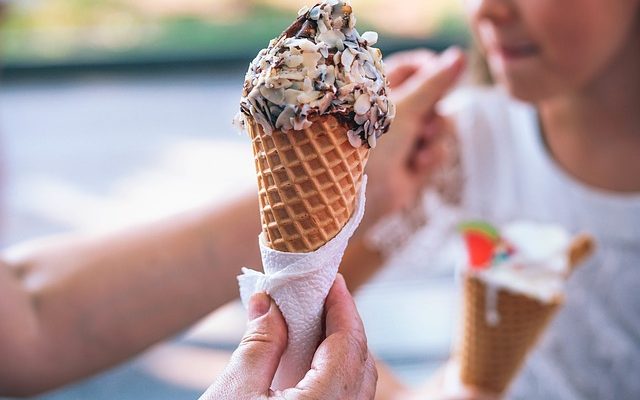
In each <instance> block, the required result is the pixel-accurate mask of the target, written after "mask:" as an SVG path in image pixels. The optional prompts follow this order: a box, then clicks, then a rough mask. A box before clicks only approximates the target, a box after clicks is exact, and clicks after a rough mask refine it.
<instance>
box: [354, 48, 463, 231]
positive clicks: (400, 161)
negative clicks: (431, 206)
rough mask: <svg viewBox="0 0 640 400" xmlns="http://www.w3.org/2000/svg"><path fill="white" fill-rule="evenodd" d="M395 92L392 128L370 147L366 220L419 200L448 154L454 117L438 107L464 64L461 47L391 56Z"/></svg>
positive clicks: (389, 69) (389, 73)
mask: <svg viewBox="0 0 640 400" xmlns="http://www.w3.org/2000/svg"><path fill="white" fill-rule="evenodd" d="M385 63H386V69H387V77H388V79H389V83H390V86H391V93H390V96H391V98H392V100H393V101H394V102H395V103H396V107H397V114H396V118H395V121H394V122H393V124H392V125H391V129H390V131H389V133H388V134H386V135H385V136H384V138H382V140H380V141H379V142H378V147H377V148H376V149H375V150H373V151H372V152H371V156H370V160H369V164H368V166H367V173H368V174H369V175H370V177H371V182H372V184H371V185H370V188H369V190H368V191H367V217H366V219H367V220H368V221H367V222H366V223H375V221H377V220H378V219H379V218H380V217H383V216H384V215H387V214H389V213H392V212H395V211H398V210H400V209H403V208H409V207H411V206H413V205H414V203H415V201H416V200H417V197H418V195H419V194H420V192H421V191H422V189H423V188H424V186H425V185H426V184H427V183H428V181H429V178H430V177H431V175H432V173H433V172H434V171H435V170H436V167H438V166H439V165H440V164H441V163H442V162H443V158H444V148H443V147H444V146H443V145H442V144H443V141H442V138H443V137H444V135H446V133H447V132H451V127H450V124H449V122H448V121H447V120H446V119H444V118H443V117H442V116H440V115H438V114H437V112H436V110H435V108H436V104H437V103H438V101H439V100H440V99H442V98H443V97H444V95H445V94H446V93H447V91H448V90H449V89H450V88H451V87H452V86H453V85H454V84H455V83H456V81H457V80H458V78H459V77H460V75H461V73H462V71H463V70H464V65H465V59H464V55H463V53H462V52H461V51H460V50H459V49H457V48H451V49H449V50H447V51H446V52H444V53H443V54H442V55H436V54H434V53H431V52H429V51H427V50H415V51H410V52H403V53H399V54H395V55H393V56H391V57H389V58H388V59H387V60H386V61H385Z"/></svg>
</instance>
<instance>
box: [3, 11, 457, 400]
mask: <svg viewBox="0 0 640 400" xmlns="http://www.w3.org/2000/svg"><path fill="white" fill-rule="evenodd" d="M3 3H4V4H5V8H6V9H5V12H4V18H3V21H2V24H1V28H0V54H1V55H0V60H1V62H2V72H1V73H0V74H1V76H2V77H1V81H0V152H1V156H0V161H1V163H2V166H1V168H0V171H2V173H3V178H2V179H3V183H2V186H1V189H0V193H1V197H0V199H1V201H2V207H3V211H2V218H1V219H0V221H2V236H1V241H2V246H3V247H6V246H10V245H12V244H15V243H19V242H20V241H24V240H28V239H30V238H35V237H38V236H42V235H50V234H57V233H63V232H68V231H89V230H90V231H95V230H111V229H117V228H118V227H121V226H126V225H131V224H135V223H140V222H144V221H148V220H152V219H156V218H158V217H161V216H164V215H167V214H172V213H176V212H179V211H181V210H184V209H187V208H190V207H196V206H199V205H203V204H208V203H212V202H213V203H216V202H223V201H228V200H229V199H232V198H233V197H235V196H238V195H239V194H240V193H241V192H243V191H251V190H255V186H254V185H255V178H254V171H253V163H252V155H251V149H250V143H249V140H248V139H247V138H246V137H244V136H241V135H239V134H238V133H237V132H235V131H234V129H233V128H232V126H231V120H232V118H233V116H234V115H235V113H236V111H237V109H238V100H239V97H240V89H241V86H242V81H243V76H244V72H245V70H246V67H247V65H248V63H249V61H250V60H251V59H252V58H253V57H254V56H255V54H256V53H257V52H258V50H259V49H261V48H262V47H264V46H266V44H267V43H268V41H269V39H271V38H272V37H275V36H276V35H277V34H279V33H280V32H281V31H282V30H283V29H284V28H285V27H286V26H288V25H289V24H290V22H291V21H292V20H293V18H294V17H295V15H296V12H297V10H298V9H299V8H301V7H302V6H303V5H305V4H306V5H310V4H311V3H308V2H304V1H293V0H262V1H261V0H46V1H45V0H20V1H13V2H8V3H7V2H6V0H4V1H3V0H0V5H2V4H3ZM352 3H353V5H354V9H355V12H356V15H357V17H358V29H359V30H360V31H361V32H363V31H365V30H376V31H378V32H379V33H380V37H381V39H380V42H379V45H380V47H381V48H382V50H383V52H384V53H385V54H390V53H393V52H395V51H398V50H402V49H409V48H413V47H418V46H422V47H424V46H426V47H429V48H432V49H434V50H438V51H439V50H442V49H444V48H446V47H448V46H449V45H451V44H460V45H464V44H465V43H466V41H467V33H466V31H465V24H464V20H463V18H462V16H461V11H460V9H461V5H460V2H459V1H457V0H429V1H424V0H404V1H402V2H397V3H394V4H393V5H392V6H390V4H389V2H383V1H381V0H354V1H353V2H352ZM256 235H257V232H256ZM428 235H430V233H429V232H422V233H421V234H420V235H418V237H417V240H416V241H415V242H412V243H409V244H408V246H407V248H405V249H403V250H402V251H399V252H398V254H397V255H395V256H394V257H393V258H392V259H391V260H390V261H389V266H388V268H386V269H385V271H384V272H383V273H381V274H380V275H379V276H378V277H376V278H375V279H374V280H373V281H372V282H371V283H370V284H368V285H367V286H366V287H365V288H364V289H363V290H361V291H360V292H359V293H358V294H357V302H358V306H359V309H360V310H361V313H362V315H363V319H364V321H365V325H366V326H367V331H368V336H369V340H370V343H371V347H372V349H373V351H374V353H375V354H377V356H378V357H380V358H381V359H382V360H384V361H386V362H387V363H388V364H389V365H390V366H391V367H392V369H393V370H394V371H395V372H397V373H398V374H399V375H400V376H401V377H402V379H404V380H405V381H406V382H408V383H410V384H419V383H420V382H422V381H423V380H424V379H425V378H426V377H427V376H428V375H429V374H430V373H431V372H432V371H433V370H434V369H435V368H436V367H437V366H438V365H439V364H440V363H441V362H442V361H443V360H444V359H445V358H446V357H447V356H448V352H449V347H450V342H451V336H452V330H453V328H454V325H455V321H453V320H452V318H453V317H452V315H453V314H454V313H453V311H452V310H454V308H455V307H456V293H455V291H453V290H452V287H453V279H452V273H451V272H450V268H448V265H446V264H447V262H446V260H429V262H428V265H427V263H426V262H425V258H424V254H425V253H426V252H428V248H427V247H428V246H429V243H431V244H432V245H437V242H438V240H436V239H433V240H429V239H430V238H428V237H426V236H428ZM434 243H436V244H434ZM239 267H240V266H239ZM245 318H246V317H245V315H244V311H243V310H242V308H241V306H240V305H239V304H237V303H232V304H229V305H228V306H227V307H225V308H224V309H222V310H220V311H218V312H215V313H214V314H212V315H211V316H210V317H209V318H207V319H206V320H204V321H202V322H201V323H200V324H198V326H196V327H194V328H193V329H191V330H189V331H188V332H185V333H184V334H182V335H180V336H179V337H177V338H175V339H174V340H171V341H167V342H165V343H162V344H160V345H158V346H156V347H154V348H153V349H151V350H149V351H148V352H146V353H145V354H143V355H141V356H140V357H138V358H137V359H135V360H133V361H131V362H129V363H127V364H125V365H123V366H120V367H117V368H115V369H113V370H111V371H108V372H106V373H104V374H101V375H99V376H97V377H95V378H92V379H89V380H87V381H84V382H80V383H78V384H75V385H72V386H70V387H67V388H63V389H61V390H59V391H56V392H54V393H51V394H48V395H44V396H40V397H38V398H41V399H48V400H52V399H87V398H91V399H114V398H117V399H139V398H154V399H193V398H197V397H198V395H199V394H200V393H201V392H202V391H203V390H204V388H206V387H207V386H208V385H209V384H210V383H211V382H212V381H213V380H214V378H215V376H216V374H217V373H218V372H219V371H220V369H221V368H222V367H223V366H224V364H225V362H226V360H227V357H228V355H229V352H230V351H231V350H232V349H234V348H235V346H236V345H237V343H238V340H239V338H240V337H241V335H242V333H243V331H244V325H245ZM2 362H11V360H3V361H2ZM34 379H37V377H34Z"/></svg>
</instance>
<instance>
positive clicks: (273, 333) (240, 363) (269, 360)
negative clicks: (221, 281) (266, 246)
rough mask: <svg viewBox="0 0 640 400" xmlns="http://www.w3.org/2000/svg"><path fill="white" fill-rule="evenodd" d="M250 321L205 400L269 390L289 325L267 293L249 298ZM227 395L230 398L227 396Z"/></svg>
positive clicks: (264, 393)
mask: <svg viewBox="0 0 640 400" xmlns="http://www.w3.org/2000/svg"><path fill="white" fill-rule="evenodd" d="M248 314H249V319H250V321H249V323H248V326H247V331H246V333H245V334H244V337H243V338H242V340H241V342H240V345H239V346H238V348H237V349H236V351H234V352H233V355H232V356H231V361H230V362H229V365H227V368H226V369H225V370H224V372H223V373H222V375H221V376H220V377H219V378H218V380H217V381H216V383H214V385H213V386H212V387H211V388H210V390H209V391H207V393H213V394H215V396H214V397H203V398H206V399H209V398H210V399H214V398H215V399H220V398H223V399H226V398H229V399H231V398H233V399H243V398H244V397H242V396H239V395H238V394H239V393H242V394H243V395H244V396H261V395H267V394H268V393H269V388H270V386H271V382H272V381H273V377H274V375H275V373H276V369H277V368H278V364H279V363H280V358H281V357H282V353H283V352H284V350H285V348H286V345H287V326H286V323H285V321H284V318H283V317H282V314H281V313H280V310H279V309H278V307H277V306H276V304H275V302H274V301H273V300H271V298H270V297H269V296H268V295H266V294H265V293H257V294H255V295H253V297H251V300H250V301H249V309H248ZM225 395H227V396H229V397H225Z"/></svg>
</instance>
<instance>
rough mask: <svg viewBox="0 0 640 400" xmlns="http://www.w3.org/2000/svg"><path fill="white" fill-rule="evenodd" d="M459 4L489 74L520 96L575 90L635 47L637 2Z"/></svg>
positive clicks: (470, 0)
mask: <svg viewBox="0 0 640 400" xmlns="http://www.w3.org/2000/svg"><path fill="white" fill-rule="evenodd" d="M465 2H466V8H467V11H468V14H469V17H470V20H471V25H472V29H473V31H474V33H475V35H476V37H477V39H478V42H479V44H480V46H481V48H482V51H483V53H484V54H485V55H486V58H487V62H488V63H489V68H490V69H491V72H492V75H493V77H494V78H495V79H496V81H498V82H499V83H501V84H503V85H505V86H506V88H507V89H508V90H509V91H510V92H511V94H512V95H514V96H516V97H518V98H521V99H523V100H528V101H540V100H544V99H547V98H550V97H554V96H557V95H562V94H567V93H572V92H575V91H577V90H580V89H581V88H584V87H585V86H586V85H589V84H590V83H591V82H593V81H594V80H595V79H596V78H597V77H598V76H599V75H600V74H602V73H605V72H606V71H605V70H606V68H607V67H609V66H610V65H611V63H613V62H614V61H615V60H616V59H618V58H619V57H621V55H623V54H625V52H637V51H638V49H637V43H638V41H639V40H640V35H639V31H640V29H639V25H640V22H639V19H640V12H639V11H640V0H465ZM634 43H635V45H634Z"/></svg>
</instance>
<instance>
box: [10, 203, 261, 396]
mask: <svg viewBox="0 0 640 400" xmlns="http://www.w3.org/2000/svg"><path fill="white" fill-rule="evenodd" d="M258 215H259V214H258V203H257V196H255V195H254V194H251V195H247V196H246V197H244V198H242V199H240V200H238V201H236V202H234V203H230V204H228V205H227V206H224V207H215V208H209V209H204V210H199V211H194V212H190V213H185V214H182V215H177V216H175V217H172V218H168V219H166V220H164V221H160V222H157V223H154V224H149V225H146V226H141V227H138V228H134V229H129V230H126V231H122V232H116V233H113V234H109V235H103V236H97V237H60V238H53V239H48V240H44V241H39V242H33V243H28V244H26V245H22V246H20V247H18V248H13V249H9V250H8V251H6V252H5V253H4V254H3V256H2V259H1V261H0V354H1V355H2V357H1V358H2V362H0V395H32V394H34V393H39V392H41V391H44V390H48V389H52V388H55V387H58V386H60V385H62V384H65V383H68V382H71V381H73V380H76V379H79V378H82V377H85V376H88V375H90V374H93V373H95V372H97V371H99V370H102V369H104V368H106V367H109V366H112V365H114V364H116V363H118V362H121V361H123V360H125V359H127V358H129V357H131V356H132V355H135V354H136V353H139V352H140V351H142V350H144V349H146V348H147V347H149V346H150V345H152V344H154V343H156V342H158V341H160V340H161V339H163V338H166V337H168V336H170V335H173V334H176V333H178V332H179V331H181V330H182V329H184V328H186V327H188V326H189V325H190V324H192V323H193V322H195V321H196V320H198V319H200V318H201V317H203V316H205V315H206V314H207V313H209V312H211V311H212V310H214V309H216V308H217V307H219V306H221V305H223V304H225V303H227V302H228V301H230V300H232V299H234V298H235V297H237V286H236V284H235V281H236V280H235V277H236V275H238V274H239V269H240V267H242V266H255V265H258V263H259V262H260V258H259V252H258V246H257V240H256V239H257V233H258V232H259V231H260V224H259V216H258Z"/></svg>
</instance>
